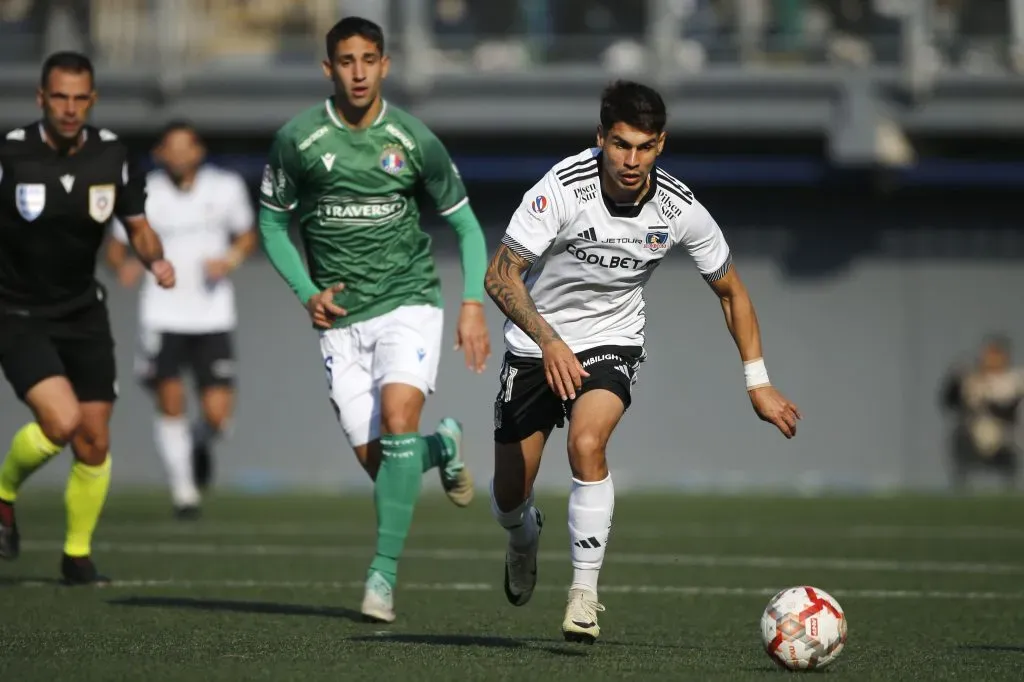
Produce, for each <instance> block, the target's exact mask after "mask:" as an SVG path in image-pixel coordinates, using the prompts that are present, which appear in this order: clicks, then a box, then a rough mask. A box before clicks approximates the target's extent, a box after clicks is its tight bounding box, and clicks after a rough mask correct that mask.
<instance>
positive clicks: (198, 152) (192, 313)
mask: <svg viewBox="0 0 1024 682" xmlns="http://www.w3.org/2000/svg"><path fill="white" fill-rule="evenodd" d="M154 157H155V158H156V160H157V161H158V163H159V165H160V166H161V168H160V169H158V170H154V171H153V172H151V173H150V174H149V176H148V177H147V179H146V180H147V194H148V198H147V201H146V205H147V209H148V210H149V211H151V212H152V213H151V215H152V216H154V217H153V219H152V223H153V229H155V230H156V232H157V234H159V235H160V238H161V239H162V240H163V243H164V245H165V248H166V249H167V252H168V254H173V258H174V260H175V262H176V263H180V265H179V268H180V270H179V273H180V274H179V280H178V288H176V289H173V290H166V291H165V290H163V289H160V288H158V287H157V286H155V283H154V281H153V278H152V277H151V276H149V277H147V278H146V280H145V282H144V283H143V285H142V291H141V293H140V300H139V323H140V325H139V326H140V330H139V331H140V333H139V345H140V353H139V358H138V361H137V363H136V369H137V371H138V374H139V376H140V378H141V380H142V381H143V384H144V385H146V386H147V387H148V388H150V389H152V391H153V392H154V396H155V399H156V409H157V417H156V423H155V437H156V445H157V450H158V452H159V453H160V457H161V459H162V460H163V462H164V466H165V468H166V470H167V477H168V479H169V482H170V489H171V501H172V504H173V506H174V510H175V514H176V515H177V516H178V517H179V518H183V519H188V518H193V517H195V516H197V515H198V513H199V507H200V501H201V492H200V491H201V490H202V489H204V488H205V487H206V486H207V485H208V484H209V481H210V477H211V470H212V461H211V446H212V443H213V441H214V440H215V438H216V437H217V436H218V435H220V434H221V433H223V432H224V430H225V429H226V428H227V426H228V424H229V423H230V420H231V416H232V413H233V409H234V398H235V393H234V391H235V389H234V381H235V358H234V350H233V339H232V332H233V330H234V328H235V325H236V311H235V293H234V288H233V286H232V283H231V280H230V279H229V276H230V275H231V273H232V272H233V271H234V270H235V269H237V268H238V267H239V266H240V265H241V264H242V263H243V261H245V259H246V258H248V257H249V254H251V253H252V251H253V250H254V249H255V247H256V245H257V237H256V231H255V212H254V211H253V206H252V200H251V198H250V196H249V193H248V191H247V190H246V187H245V182H244V181H243V180H242V178H241V177H240V176H239V175H238V174H237V173H234V172H231V171H227V170H224V169H220V168H217V167H215V166H212V165H209V164H205V163H204V161H205V146H204V144H203V142H202V140H201V139H200V137H199V135H198V133H197V132H196V130H195V128H193V127H192V125H191V124H189V123H187V122H183V121H176V122H172V123H170V124H168V125H167V127H166V128H165V129H164V131H163V134H162V135H161V137H160V140H159V142H158V144H157V146H156V148H155V150H154ZM113 236H114V239H112V240H110V243H109V246H108V251H107V260H108V262H109V263H110V264H111V266H112V267H114V268H115V269H116V270H117V272H118V278H119V280H120V281H121V283H122V284H124V285H125V286H134V285H135V284H136V283H137V282H138V280H139V278H140V276H141V275H142V274H143V271H142V269H141V267H140V265H139V263H138V262H137V261H135V260H134V259H130V258H128V252H127V249H126V244H127V237H126V236H125V232H124V229H123V228H122V227H121V226H120V224H118V223H115V224H114V229H113ZM169 257H170V256H169ZM186 369H187V370H190V371H191V372H192V375H193V378H194V379H195V384H196V387H197V388H198V391H199V396H198V397H199V402H200V405H201V407H200V410H199V413H200V418H199V419H198V420H196V422H195V423H194V424H190V423H189V420H188V417H187V409H186V396H185V384H184V381H183V377H182V374H183V371H184V370H186Z"/></svg>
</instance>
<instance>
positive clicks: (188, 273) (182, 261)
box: [113, 166, 255, 334]
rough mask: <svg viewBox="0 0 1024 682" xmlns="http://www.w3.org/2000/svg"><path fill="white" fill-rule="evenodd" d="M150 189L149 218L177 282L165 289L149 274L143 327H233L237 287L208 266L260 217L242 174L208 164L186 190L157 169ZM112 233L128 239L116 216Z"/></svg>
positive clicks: (142, 300) (199, 330)
mask: <svg viewBox="0 0 1024 682" xmlns="http://www.w3.org/2000/svg"><path fill="white" fill-rule="evenodd" d="M146 193H147V199H146V216H147V217H148V218H149V223H150V225H152V226H153V229H154V230H155V231H156V233H157V234H158V235H159V236H160V241H162V242H163V246H164V258H166V259H167V260H168V261H170V262H171V263H172V264H173V265H174V272H175V279H176V284H175V286H174V288H173V289H161V288H160V287H159V286H157V283H156V278H154V277H153V275H152V274H150V273H148V272H147V273H146V279H145V282H144V283H143V285H142V291H141V293H140V295H139V322H140V325H141V326H142V327H143V328H144V329H146V330H148V331H154V332H172V333H177V334H212V333H218V332H226V331H231V330H233V329H234V327H235V324H236V312H235V291H234V287H233V286H232V284H231V281H230V280H228V279H222V280H220V281H219V282H211V281H209V279H208V278H207V276H206V273H205V270H204V267H203V264H204V263H205V262H206V261H208V260H211V259H218V258H224V257H225V256H227V253H228V249H230V248H231V242H232V239H233V238H234V237H236V236H238V235H240V234H243V233H245V232H247V231H249V230H251V229H253V227H254V221H255V215H254V212H253V208H252V200H251V198H250V196H249V192H248V191H247V190H246V187H245V181H244V180H242V178H241V176H239V175H238V174H237V173H234V172H231V171H227V170H223V169H220V168H216V167H212V166H204V167H202V168H200V169H199V172H198V174H197V175H196V178H195V182H194V183H193V184H192V187H191V188H190V189H188V190H181V189H179V188H178V186H177V185H175V184H174V182H173V181H172V180H171V178H170V177H169V176H168V175H167V174H166V173H165V172H164V171H161V170H157V171H152V172H151V173H149V174H148V175H147V176H146ZM113 235H114V238H115V239H117V240H118V241H120V242H122V243H125V244H127V243H128V235H127V233H126V232H125V229H124V226H123V225H121V223H119V222H117V221H116V220H115V221H114V224H113Z"/></svg>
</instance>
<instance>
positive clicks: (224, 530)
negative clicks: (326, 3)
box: [34, 516, 1024, 542]
mask: <svg viewBox="0 0 1024 682" xmlns="http://www.w3.org/2000/svg"><path fill="white" fill-rule="evenodd" d="M34 527H36V528H39V529H45V530H47V531H58V530H60V531H62V530H63V525H61V524H54V523H43V524H34ZM373 530H374V528H373V520H372V518H370V517H369V516H368V517H367V520H366V521H363V522H352V521H342V522H338V523H325V522H311V523H298V522H286V523H267V524H259V523H207V522H204V521H200V522H198V523H194V524H192V523H145V522H140V523H130V522H112V523H101V524H100V528H99V532H100V533H101V534H103V535H114V536H126V537H137V536H150V537H151V536H153V535H167V536H174V537H179V536H184V537H205V536H236V537H253V536H260V537H272V536H277V535H280V536H294V537H314V536H315V537H321V536H322V537H352V536H355V537H363V536H365V537H372V535H373ZM801 531H802V532H804V533H807V534H808V535H815V534H818V535H820V536H821V537H830V538H833V539H844V538H845V539H870V540H922V541H925V540H936V541H950V540H957V541H970V540H975V541H979V542H991V541H993V540H999V541H1003V542H1024V527H1021V528H1014V527H1008V526H892V525H856V526H847V527H842V526H840V527H833V526H818V527H816V526H801ZM495 533H499V534H500V533H501V530H500V529H499V528H498V526H497V524H494V523H487V524H483V523H419V524H414V525H413V531H412V534H413V535H414V536H423V537H488V536H493V535H495ZM613 533H614V534H615V535H616V536H618V537H624V538H633V539H639V540H645V539H646V540H661V539H668V538H722V539H728V538H741V539H742V538H773V537H792V533H793V531H792V530H790V529H787V528H783V527H780V526H778V525H774V526H759V525H752V524H713V523H712V524H704V523H665V524H662V525H659V526H651V525H632V524H618V525H616V526H615V527H614V528H613Z"/></svg>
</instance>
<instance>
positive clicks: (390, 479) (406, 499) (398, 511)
mask: <svg viewBox="0 0 1024 682" xmlns="http://www.w3.org/2000/svg"><path fill="white" fill-rule="evenodd" d="M380 447H381V463H380V471H378V472H377V482H376V485H375V486H374V488H373V503H374V506H375V507H376V509H377V554H376V555H375V556H374V557H373V561H372V562H371V563H370V571H369V572H370V573H373V572H377V573H380V574H381V575H382V576H384V579H385V580H387V581H388V584H390V585H391V586H392V587H394V585H395V581H396V579H397V575H398V558H399V557H400V556H401V555H402V548H403V547H404V546H405V538H406V536H408V535H409V528H410V527H411V526H412V516H413V511H414V510H415V508H416V500H417V499H418V498H419V496H420V484H421V483H422V481H423V466H424V465H423V461H424V460H425V459H427V452H426V451H427V450H428V447H427V442H426V439H425V438H423V436H421V435H420V434H418V433H402V434H387V435H383V436H381V437H380Z"/></svg>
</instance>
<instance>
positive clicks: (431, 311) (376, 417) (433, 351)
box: [320, 305, 444, 447]
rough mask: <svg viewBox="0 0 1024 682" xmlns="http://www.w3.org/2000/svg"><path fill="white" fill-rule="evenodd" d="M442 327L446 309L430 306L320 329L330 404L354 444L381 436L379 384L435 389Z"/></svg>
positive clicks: (350, 441)
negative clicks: (336, 327)
mask: <svg viewBox="0 0 1024 682" xmlns="http://www.w3.org/2000/svg"><path fill="white" fill-rule="evenodd" d="M443 332H444V311H443V310H442V309H441V308H436V307H434V306H430V305H412V306H402V307H401V308H396V309H395V310H392V311H391V312H390V313H386V314H384V315H381V316H380V317H375V318H373V319H370V320H366V321H364V322H356V323H355V324H353V325H351V326H349V327H343V328H341V329H328V330H326V331H322V332H320V352H321V354H322V355H323V358H324V369H325V370H326V371H327V387H328V391H329V392H330V396H331V404H332V405H333V406H334V411H335V412H336V413H337V415H338V421H339V422H340V423H341V428H342V430H344V431H345V435H346V436H347V437H348V440H349V443H351V444H352V446H353V447H355V446H358V445H364V444H365V443H369V442H370V441H372V440H375V439H376V438H378V437H380V388H381V386H384V385H385V384H407V385H409V386H414V387H416V388H418V389H419V390H420V391H422V392H423V395H430V394H431V393H433V392H434V387H435V381H436V379H437V365H438V362H439V361H440V359H441V337H442V334H443Z"/></svg>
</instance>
